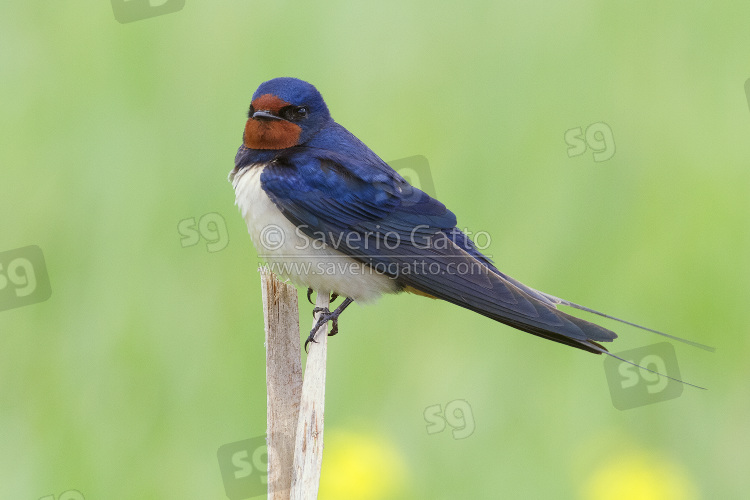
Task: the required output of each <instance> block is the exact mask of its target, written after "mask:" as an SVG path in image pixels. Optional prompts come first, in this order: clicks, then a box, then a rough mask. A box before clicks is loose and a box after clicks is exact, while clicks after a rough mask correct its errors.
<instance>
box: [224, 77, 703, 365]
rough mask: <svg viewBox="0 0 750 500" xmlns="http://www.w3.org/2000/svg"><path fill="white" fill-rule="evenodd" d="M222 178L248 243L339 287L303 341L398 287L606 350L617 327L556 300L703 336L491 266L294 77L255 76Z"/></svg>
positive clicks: (319, 283) (285, 272) (446, 213)
mask: <svg viewBox="0 0 750 500" xmlns="http://www.w3.org/2000/svg"><path fill="white" fill-rule="evenodd" d="M229 179H230V181H231V183H232V185H233V187H234V190H235V196H236V204H237V205H238V207H239V209H240V212H241V214H242V217H243V218H244V220H245V222H246V223H247V228H248V231H249V233H250V236H251V238H252V240H253V243H254V245H255V247H256V249H257V250H258V252H259V254H260V255H261V257H262V258H264V259H265V260H266V261H268V262H269V263H271V264H272V268H273V270H274V272H276V274H279V275H280V276H282V277H283V278H286V279H288V280H290V281H292V282H293V283H295V284H297V285H300V286H303V287H307V288H308V289H309V290H315V291H316V292H317V293H325V294H330V293H333V294H337V295H339V296H342V297H344V298H345V300H344V301H343V303H342V304H341V305H340V306H339V307H338V308H336V309H335V310H333V311H331V310H329V309H326V310H323V311H321V315H320V320H319V321H318V322H317V324H316V325H315V326H314V328H313V329H312V331H311V332H310V335H309V337H308V339H307V342H306V343H305V346H307V343H308V342H310V341H313V342H314V341H315V340H314V339H315V334H316V332H317V330H318V329H319V328H320V326H322V325H323V324H324V323H326V322H328V321H331V322H332V323H333V328H332V334H333V333H335V332H336V331H337V327H338V318H339V315H340V314H341V312H342V311H343V310H344V309H345V308H346V307H347V306H348V305H349V304H351V303H352V302H354V301H356V302H358V303H360V302H363V303H364V302H370V301H373V300H375V299H377V298H378V297H379V296H381V295H382V294H384V293H399V292H410V293H414V294H418V295H422V296H426V297H432V298H437V299H442V300H444V301H447V302H451V303H453V304H456V305H458V306H461V307H464V308H466V309H469V310H471V311H474V312H477V313H479V314H482V315H484V316H487V317H488V318H491V319H493V320H495V321H499V322H501V323H505V324H506V325H509V326H512V327H514V328H516V329H518V330H522V331H524V332H528V333H531V334H533V335H536V336H538V337H542V338H545V339H548V340H552V341H554V342H559V343H561V344H565V345H568V346H571V347H575V348H578V349H582V350H584V351H588V352H591V353H596V354H602V353H606V354H609V353H608V351H607V349H605V348H604V347H603V346H602V345H601V344H600V343H601V342H611V341H612V340H614V339H615V338H616V337H617V335H616V334H615V333H614V332H613V331H611V330H608V329H606V328H604V327H601V326H599V325H597V324H595V323H591V322H589V321H586V320H583V319H580V318H577V317H575V316H572V315H569V314H566V313H564V312H562V311H560V310H558V306H559V305H565V306H569V307H573V308H576V309H581V310H584V311H587V312H590V313H593V314H597V315H599V316H603V317H607V318H610V319H614V320H616V321H620V322H623V323H627V324H630V325H633V326H636V327H638V328H643V329H645V330H649V331H652V332H654V333H658V334H660V335H664V336H667V337H669V338H672V339H675V340H680V341H684V342H687V343H690V344H693V345H697V346H698V347H703V348H706V346H702V345H701V344H697V343H694V342H690V341H685V340H683V339H680V338H679V337H673V336H671V335H667V334H665V333H662V332H657V331H655V330H651V329H649V328H645V327H642V326H639V325H635V324H633V323H630V322H627V321H624V320H621V319H618V318H614V317H612V316H609V315H606V314H604V313H601V312H598V311H595V310H593V309H589V308H587V307H584V306H581V305H578V304H575V303H573V302H569V301H567V300H563V299H560V298H558V297H555V296H553V295H550V294H547V293H544V292H540V291H538V290H535V289H533V288H531V287H529V286H526V285H524V284H523V283H521V282H519V281H517V280H515V279H513V278H511V277H510V276H508V275H506V274H503V273H502V272H500V271H499V270H498V269H497V268H496V267H495V265H494V264H493V263H492V261H491V260H490V259H489V258H488V257H486V256H485V255H483V254H482V253H481V252H480V251H479V250H478V249H477V247H476V245H475V244H474V243H473V242H472V240H471V239H470V238H469V237H467V235H466V234H465V233H464V232H462V231H461V230H460V229H459V228H458V227H457V226H456V216H455V215H454V214H453V212H451V211H450V210H448V209H447V208H446V207H445V205H443V204H442V203H441V202H439V201H438V200H436V199H434V198H432V197H430V196H429V195H428V194H426V193H424V192H423V191H420V190H419V189H417V188H415V187H413V186H411V185H410V184H409V183H408V182H407V181H406V180H404V178H403V177H401V176H400V175H399V174H398V173H397V172H396V171H395V170H393V169H392V168H391V167H390V166H388V164H387V163H386V162H384V161H383V160H381V159H380V157H378V155H376V154H375V153H374V152H373V151H372V150H370V149H369V148H368V147H367V146H366V145H365V144H364V143H363V142H362V141H360V140H359V139H358V138H357V137H355V136H354V135H353V134H352V133H351V132H349V131H348V130H347V129H345V128H344V127H342V126H341V125H339V124H338V123H336V122H335V121H334V120H333V118H331V114H330V112H329V110H328V107H327V106H326V103H325V101H324V100H323V97H322V96H321V94H320V93H319V92H318V90H317V89H316V88H315V87H314V86H313V85H311V84H309V83H307V82H305V81H302V80H299V79H296V78H275V79H273V80H269V81H267V82H264V83H262V84H261V85H260V86H259V87H258V89H257V90H256V91H255V93H254V94H253V96H252V102H251V104H250V109H249V112H248V119H247V122H246V123H245V130H244V134H243V138H242V145H241V146H240V147H239V150H238V151H237V155H236V157H235V167H234V169H233V170H232V171H231V172H230V174H229ZM308 298H309V294H308ZM709 349H710V348H709Z"/></svg>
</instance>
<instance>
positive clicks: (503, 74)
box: [0, 0, 750, 500]
mask: <svg viewBox="0 0 750 500" xmlns="http://www.w3.org/2000/svg"><path fill="white" fill-rule="evenodd" d="M121 1H123V0H121ZM130 1H131V2H135V0H130ZM154 3H161V2H154ZM724 9H725V10H722V8H720V7H718V6H716V5H712V4H695V5H689V6H688V5H686V4H685V3H678V2H661V3H659V4H654V3H652V2H629V3H628V5H624V4H622V5H613V4H606V5H605V4H601V3H600V2H595V1H575V2H559V3H554V4H552V3H549V2H546V3H543V2H525V3H523V4H521V3H508V2H462V3H460V4H459V3H456V4H455V5H453V6H449V5H445V3H439V2H438V3H436V2H427V1H419V2H386V1H380V2H359V1H354V2H352V1H349V2H343V1H326V2H317V1H309V2H291V1H279V0H274V1H271V2H268V1H256V0H242V1H228V2H208V1H201V0H187V2H186V4H185V7H184V9H182V10H181V11H179V12H174V13H171V14H167V15H162V16H158V17H152V18H149V19H143V20H140V21H135V22H129V23H125V24H121V23H119V22H117V21H116V20H115V17H114V14H113V9H112V5H111V4H110V3H109V2H105V1H98V2H94V1H87V2H47V3H45V4H44V5H36V4H34V3H29V2H26V3H22V2H3V3H2V4H0V75H1V78H0V112H1V113H2V120H0V144H1V147H0V165H1V166H2V170H1V172H2V178H1V180H0V230H1V232H0V238H1V239H0V252H5V251H8V250H13V249H17V248H21V247H25V246H28V245H38V246H39V247H40V248H41V249H42V251H43V254H44V257H45V260H46V264H47V268H48V274H49V279H50V285H51V289H52V295H51V297H50V298H49V300H46V301H44V302H39V303H36V304H33V305H27V306H24V307H19V308H14V309H9V310H5V311H3V312H0V498H13V499H26V498H28V499H39V498H42V497H45V496H49V495H52V496H50V497H49V498H54V499H58V498H60V499H61V500H69V499H74V498H76V495H75V494H74V493H71V491H72V490H76V491H78V492H80V494H81V495H80V496H81V497H85V499H86V500H93V499H99V498H106V499H112V500H117V499H178V498H179V499H183V498H200V499H208V498H211V499H221V498H226V496H225V491H224V485H223V483H222V476H221V473H220V469H219V464H218V461H217V450H218V449H219V447H221V446H222V445H225V444H227V443H233V442H236V441H241V440H244V439H249V438H255V437H258V436H262V435H263V434H264V433H265V418H266V417H265V407H266V396H265V378H264V377H265V365H264V346H263V317H262V311H261V303H260V279H259V276H258V274H257V271H256V269H257V267H258V264H259V261H258V258H257V254H256V252H255V250H254V249H253V247H252V244H251V242H250V239H249V237H248V235H247V230H246V228H245V225H244V222H243V221H242V219H241V217H240V215H239V214H238V212H237V209H236V207H234V205H233V203H234V193H233V191H232V189H231V186H230V184H229V183H228V182H227V180H226V177H227V173H228V172H229V170H230V169H231V168H232V166H233V158H234V154H235V151H236V149H237V147H238V146H239V144H240V141H241V136H242V128H243V125H244V121H245V116H246V110H247V106H248V104H249V100H250V96H251V95H252V92H253V91H254V90H255V88H256V87H257V85H258V84H260V83H261V82H263V81H265V80H267V79H270V78H273V77H277V76H296V77H299V78H302V79H305V80H307V81H309V82H311V83H313V84H314V85H316V86H317V87H318V89H319V90H320V91H321V93H322V94H323V96H324V97H325V99H326V101H327V103H328V105H329V107H330V109H331V112H332V114H333V116H334V118H335V119H336V120H337V121H338V122H339V123H341V124H343V125H344V126H345V127H347V128H349V130H351V131H352V132H353V133H355V134H356V135H357V136H358V137H360V138H361V139H362V140H363V141H365V142H366V143H367V144H368V145H369V146H370V147H371V148H372V149H373V150H374V151H375V152H377V153H378V154H379V155H380V156H381V157H382V158H383V159H385V160H396V159H399V158H404V157H409V156H412V155H423V156H424V157H426V158H427V160H428V161H429V166H430V173H431V176H432V180H433V182H434V185H435V193H436V195H437V196H438V198H439V199H440V200H441V201H443V202H444V203H445V204H446V205H447V206H448V207H449V208H451V209H452V210H453V211H454V212H455V213H456V214H457V215H458V217H459V225H460V226H461V227H468V228H470V229H471V230H473V231H486V232H488V233H489V234H490V235H491V236H492V242H491V245H490V247H489V248H488V249H487V253H488V254H490V255H492V256H493V257H494V259H495V262H496V263H497V265H498V267H499V268H500V269H501V270H503V271H504V272H506V273H508V274H510V275H511V276H514V277H516V278H518V279H520V280H521V281H523V282H525V283H527V284H529V285H531V286H534V287H536V288H539V289H541V290H544V291H547V292H549V293H553V294H555V295H558V296H562V297H564V298H567V299H569V300H572V301H575V302H578V303H582V304H585V305H588V306H590V307H593V308H596V309H599V310H603V311H606V312H608V313H610V314H614V315H617V316H621V317H624V318H626V319H630V320H632V321H636V322H640V323H642V324H645V325H648V326H651V327H654V328H657V329H662V330H665V331H668V332H670V333H673V334H675V335H680V336H683V337H687V338H690V339H692V340H696V341H699V342H702V343H705V344H710V345H712V346H716V347H717V351H716V352H715V353H713V354H712V353H708V352H705V351H701V350H698V349H695V348H692V347H689V346H685V345H682V344H675V348H676V352H677V356H678V358H679V362H680V371H681V375H682V377H683V378H684V379H685V380H687V381H690V382H693V383H696V384H699V385H703V386H707V387H708V388H709V390H708V391H700V390H696V389H692V388H690V387H686V388H685V390H684V392H683V393H682V395H681V396H680V397H678V398H676V399H672V400H669V401H663V402H659V403H657V404H651V405H648V406H642V407H639V408H634V409H631V410H627V411H620V410H617V409H615V408H614V407H613V404H612V400H611V397H610V389H609V385H608V383H607V379H606V377H605V373H604V369H603V359H602V358H601V357H597V356H593V355H590V354H587V353H585V352H582V351H577V350H574V349H570V348H566V347H564V346H562V345H559V344H554V343H551V342H546V341H542V340H541V339H538V338H535V337H532V336H530V335H526V334H521V333H519V332H517V331H515V330H513V329H511V328H509V327H506V326H504V325H500V324H496V323H494V322H492V321H490V320H488V319H486V318H483V317H481V316H479V315H476V314H472V313H470V312H467V311H464V310H462V309H460V308H458V307H455V306H452V305H449V304H446V303H442V302H437V301H431V300H427V299H424V298H421V297H416V296H406V295H402V296H397V297H396V296H391V297H386V298H384V299H382V300H381V301H380V302H379V303H377V304H376V305H372V306H369V305H368V306H362V307H359V306H353V307H352V308H351V309H350V310H348V311H347V313H346V314H345V315H344V317H343V320H342V321H341V334H340V335H339V336H337V337H335V338H333V339H332V341H331V343H330V348H329V354H328V383H327V408H326V430H325V432H326V454H325V458H324V469H323V485H322V491H321V498H333V499H339V498H348V499H356V498H398V499H407V498H431V499H432V498H434V499H453V498H500V497H503V498H559V499H578V498H584V499H594V498H654V499H656V498H660V499H662V498H674V499H682V498H687V499H694V498H727V499H734V498H743V497H744V495H746V494H747V481H748V479H747V471H748V467H749V466H750V460H749V459H748V454H749V453H750V452H748V450H750V432H748V421H749V420H750V397H749V396H750V391H748V388H747V386H748V379H749V378H750V368H748V366H750V364H748V362H747V358H748V354H750V340H748V339H750V335H748V326H747V321H746V320H744V319H742V318H743V316H742V315H743V314H744V312H745V311H746V309H747V307H748V306H747V301H748V298H750V261H749V260H750V259H748V257H749V256H750V236H749V235H750V196H748V191H749V188H750V169H748V166H749V164H748V163H749V162H748V159H749V158H750V140H749V139H748V136H749V134H750V110H748V96H746V94H745V90H744V85H745V81H746V80H747V79H748V78H750V60H749V59H748V47H749V46H750V31H748V29H747V19H748V18H750V5H742V6H741V5H740V4H739V3H735V4H734V7H733V9H734V10H732V9H729V8H726V7H725V8H724ZM598 122H605V123H606V124H607V125H608V127H609V128H610V129H611V131H612V137H613V140H614V143H615V144H616V151H615V153H614V155H613V156H612V157H611V158H610V159H608V160H606V161H598V162H597V161H595V160H594V158H593V151H592V149H590V148H589V149H588V150H586V151H585V153H583V154H580V155H578V156H573V157H569V156H568V147H569V145H568V144H566V141H565V133H566V131H568V130H570V129H574V128H577V127H581V128H582V130H585V129H586V127H587V126H588V125H590V124H593V123H598ZM209 213H216V214H218V216H217V217H218V219H214V220H218V221H219V223H218V226H221V225H222V224H226V229H227V233H226V234H227V238H228V239H225V241H224V242H225V243H226V246H225V248H222V249H220V250H218V251H209V248H208V245H209V243H210V242H209V241H207V239H205V238H201V240H200V241H199V242H198V243H197V244H194V245H192V246H183V245H184V244H185V240H184V239H183V237H184V235H183V234H182V233H181V232H180V230H179V229H178V227H179V226H180V224H181V221H185V220H188V221H189V222H188V223H183V224H187V225H190V224H191V222H190V220H191V219H193V222H194V223H195V224H196V225H197V224H198V221H200V219H201V217H202V216H204V215H205V214H209ZM218 226H217V227H218ZM211 227H214V225H212V226H211ZM219 246H221V245H219ZM213 249H214V250H216V248H215V247H214V248H213ZM6 265H7V263H6ZM300 299H301V300H300V306H301V312H300V316H301V321H302V330H303V331H304V330H307V329H308V328H309V324H310V321H311V319H310V308H311V307H312V306H309V304H307V302H306V301H304V298H303V295H302V294H301V295H300ZM590 319H592V318H590ZM601 323H602V324H603V325H604V326H607V327H610V328H613V329H615V330H616V331H617V332H618V333H619V334H620V339H619V340H618V341H617V342H616V343H615V344H614V345H613V346H612V350H613V351H615V352H616V351H619V350H625V349H632V348H637V347H641V346H648V345H650V344H654V343H657V342H661V341H662V339H661V338H659V337H657V336H655V335H652V334H649V333H647V332H642V331H639V330H636V329H635V328H632V327H629V326H626V325H620V324H617V323H614V322H612V321H608V320H602V321H601ZM455 400H465V402H466V403H467V404H468V405H469V407H470V412H469V414H465V415H464V416H465V417H467V418H469V419H470V420H471V421H472V422H473V424H474V427H475V429H474V432H473V434H471V435H470V436H468V437H466V438H464V439H454V437H453V434H452V429H451V427H450V425H448V426H447V427H446V429H445V430H444V431H443V432H436V433H433V434H430V433H428V429H427V427H428V423H427V422H426V420H425V417H424V413H425V409H426V408H429V407H434V406H435V405H441V407H442V408H445V407H446V405H447V404H448V403H450V402H452V401H455ZM64 492H68V493H64ZM66 496H67V498H66Z"/></svg>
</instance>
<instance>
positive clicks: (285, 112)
mask: <svg viewBox="0 0 750 500" xmlns="http://www.w3.org/2000/svg"><path fill="white" fill-rule="evenodd" d="M307 113H308V109H307V106H286V107H283V108H281V110H280V111H279V115H280V116H281V117H282V118H283V119H285V120H289V121H290V122H293V121H297V120H301V119H302V118H307Z"/></svg>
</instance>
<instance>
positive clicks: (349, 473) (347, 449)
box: [319, 430, 406, 500]
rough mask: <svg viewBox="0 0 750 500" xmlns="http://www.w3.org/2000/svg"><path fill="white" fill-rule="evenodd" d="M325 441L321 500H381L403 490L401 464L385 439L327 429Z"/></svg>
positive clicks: (403, 475)
mask: <svg viewBox="0 0 750 500" xmlns="http://www.w3.org/2000/svg"><path fill="white" fill-rule="evenodd" d="M324 439H325V445H324V446H325V448H324V451H323V469H322V471H321V478H320V493H319V496H320V498H321V499H323V500H369V499H382V498H390V497H393V496H398V493H399V492H400V491H401V490H402V489H403V487H404V485H405V477H406V472H405V465H404V461H403V459H402V458H401V455H400V454H399V452H398V450H397V449H396V448H395V447H394V446H393V445H392V444H391V443H390V442H389V441H387V440H386V439H384V438H382V437H376V436H372V435H367V434H360V433H355V432H351V431H341V430H332V431H328V430H326V432H325V437H324Z"/></svg>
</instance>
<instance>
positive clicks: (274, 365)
mask: <svg viewBox="0 0 750 500" xmlns="http://www.w3.org/2000/svg"><path fill="white" fill-rule="evenodd" d="M259 271H260V275H261V286H262V290H263V318H264V320H265V325H266V384H267V387H268V432H267V437H266V440H267V444H268V498H269V499H272V500H288V499H290V498H291V499H293V500H302V499H304V500H308V499H315V498H317V497H318V489H319V487H320V469H321V465H322V461H323V415H324V409H325V382H326V354H327V346H328V344H327V340H328V325H323V326H322V327H321V328H320V330H318V333H317V335H316V336H315V340H317V342H315V343H313V342H311V343H310V346H309V354H308V356H307V364H306V366H305V377H304V381H303V378H302V363H301V347H300V331H299V313H298V304H297V289H296V288H294V287H293V286H292V285H289V284H286V283H282V282H280V281H279V280H278V279H277V278H276V276H275V275H274V274H273V273H272V272H270V271H269V270H268V269H267V268H261V269H260V270H259ZM328 305H329V297H328V296H327V295H325V294H324V295H318V297H317V300H316V304H315V306H316V307H324V308H328ZM317 320H318V315H316V316H315V318H314V319H313V325H315V323H316V322H317Z"/></svg>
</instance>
